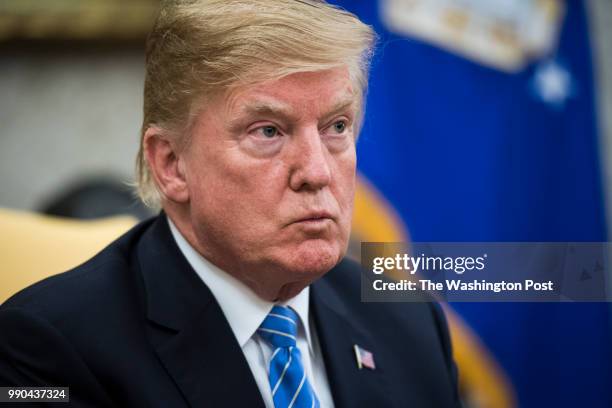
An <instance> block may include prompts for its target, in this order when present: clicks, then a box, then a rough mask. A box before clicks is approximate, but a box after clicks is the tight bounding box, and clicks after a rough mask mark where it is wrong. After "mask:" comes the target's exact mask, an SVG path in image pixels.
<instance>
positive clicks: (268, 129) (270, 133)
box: [258, 126, 278, 139]
mask: <svg viewBox="0 0 612 408" xmlns="http://www.w3.org/2000/svg"><path fill="white" fill-rule="evenodd" d="M258 131H259V133H261V135H262V136H264V137H265V138H267V139H272V138H273V137H274V136H277V135H278V129H277V128H276V127H275V126H262V127H260V128H259V129H258Z"/></svg>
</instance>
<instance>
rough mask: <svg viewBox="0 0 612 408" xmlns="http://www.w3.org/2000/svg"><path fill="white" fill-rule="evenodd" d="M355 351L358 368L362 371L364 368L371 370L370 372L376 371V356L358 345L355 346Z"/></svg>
mask: <svg viewBox="0 0 612 408" xmlns="http://www.w3.org/2000/svg"><path fill="white" fill-rule="evenodd" d="M353 349H355V358H356V359H357V367H358V368H359V369H360V370H361V369H362V368H369V369H370V370H376V364H375V363H374V354H372V352H371V351H368V350H366V349H364V348H362V347H359V346H358V345H357V344H355V345H354V346H353Z"/></svg>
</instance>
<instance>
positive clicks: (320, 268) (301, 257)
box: [289, 240, 345, 280]
mask: <svg viewBox="0 0 612 408" xmlns="http://www.w3.org/2000/svg"><path fill="white" fill-rule="evenodd" d="M342 248H343V246H342V245H340V244H338V243H329V242H327V241H324V240H308V241H306V242H304V243H302V244H300V246H299V247H298V248H297V249H296V250H295V251H292V253H291V261H290V265H289V269H290V270H292V271H295V273H296V274H297V275H299V276H302V277H303V278H304V279H309V278H310V279H312V280H314V279H316V278H318V277H320V276H322V275H324V274H325V273H327V272H329V270H330V269H332V268H333V267H334V266H336V264H337V263H338V262H340V260H341V259H342V256H344V252H345V251H343V250H342ZM310 279H309V280H310Z"/></svg>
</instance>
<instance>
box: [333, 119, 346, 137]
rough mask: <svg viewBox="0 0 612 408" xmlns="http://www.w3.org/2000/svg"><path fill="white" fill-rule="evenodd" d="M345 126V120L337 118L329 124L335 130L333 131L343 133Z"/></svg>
mask: <svg viewBox="0 0 612 408" xmlns="http://www.w3.org/2000/svg"><path fill="white" fill-rule="evenodd" d="M346 127H347V123H346V121H345V120H339V121H336V122H334V124H333V125H331V129H332V130H333V131H334V132H335V133H339V134H341V133H344V132H345V131H346Z"/></svg>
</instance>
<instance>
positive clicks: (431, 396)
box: [0, 214, 459, 408]
mask: <svg viewBox="0 0 612 408" xmlns="http://www.w3.org/2000/svg"><path fill="white" fill-rule="evenodd" d="M33 256H35V254H33ZM6 272H7V271H4V272H3V273H6ZM359 274H360V267H359V265H358V264H356V263H354V262H351V261H348V260H344V261H342V262H341V263H340V264H339V265H337V266H336V267H335V268H334V269H332V270H331V271H330V272H329V273H327V274H326V275H325V276H324V277H323V278H321V279H320V280H318V281H317V282H315V283H313V284H312V286H311V292H310V293H311V299H310V302H311V313H313V314H314V316H313V317H314V321H315V324H316V327H317V333H318V336H319V338H320V343H321V348H322V352H323V358H324V361H325V368H326V370H327V376H328V380H329V385H330V388H331V392H332V396H333V399H334V402H335V404H336V406H337V407H367V408H371V407H411V408H417V407H427V408H431V407H454V406H458V405H459V402H458V396H457V378H456V370H455V366H454V363H453V360H452V357H451V348H450V342H449V335H448V329H447V326H446V322H445V320H444V316H443V313H442V311H441V309H440V308H439V306H438V305H437V304H435V303H362V302H361V301H360V275H359ZM355 344H357V345H359V346H360V347H362V348H363V349H366V350H369V351H371V352H372V353H373V355H374V360H375V363H376V369H375V370H370V369H367V368H363V369H361V370H360V369H359V368H358V367H357V363H356V358H355V353H354V349H353V345H355ZM15 385H21V386H36V385H41V386H68V387H70V402H71V404H70V405H72V406H92V407H93V406H95V407H111V406H117V407H263V406H264V404H263V400H262V398H261V396H260V393H259V390H258V388H257V385H256V383H255V380H254V378H253V376H252V374H251V371H250V369H249V366H248V363H247V361H246V359H245V357H244V355H243V353H242V350H241V348H240V346H239V344H238V342H237V341H236V339H235V337H234V335H233V333H232V331H231V328H230V326H229V324H228V322H227V320H226V319H225V317H224V315H223V313H222V311H221V309H220V307H219V305H218V304H217V302H216V300H215V298H214V297H213V295H212V293H211V292H210V290H209V289H208V288H207V287H206V285H205V284H204V283H203V282H202V280H201V279H200V278H199V277H198V276H197V274H196V273H195V272H194V271H193V269H192V268H191V266H190V265H189V264H188V262H187V261H186V259H185V258H184V257H183V255H182V254H181V252H180V250H179V249H178V247H177V246H176V244H175V242H174V239H173V238H172V235H171V233H170V230H169V227H168V223H167V220H166V218H165V216H164V215H163V214H162V215H160V216H159V217H157V218H154V219H152V220H149V221H146V222H144V223H141V224H139V225H137V226H136V227H134V228H133V229H132V230H131V231H129V232H128V233H126V234H125V235H124V236H122V237H121V238H119V239H118V240H117V241H115V242H114V243H112V244H111V245H110V246H108V247H107V248H106V249H105V250H103V251H102V252H101V253H99V254H98V255H96V256H95V257H94V258H92V259H91V260H90V261H88V262H86V263H85V264H83V265H81V266H79V267H77V268H75V269H73V270H71V271H69V272H66V273H63V274H60V275H56V276H53V277H51V278H48V279H45V280H43V281H41V282H39V283H37V284H35V285H33V286H31V287H29V288H27V289H25V290H23V291H21V292H20V293H18V294H17V295H15V296H13V297H12V298H11V299H9V300H8V301H7V302H6V303H4V304H3V305H2V306H0V386H15ZM20 406H24V405H23V404H20ZM44 406H49V405H44ZM58 406H66V404H58Z"/></svg>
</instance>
